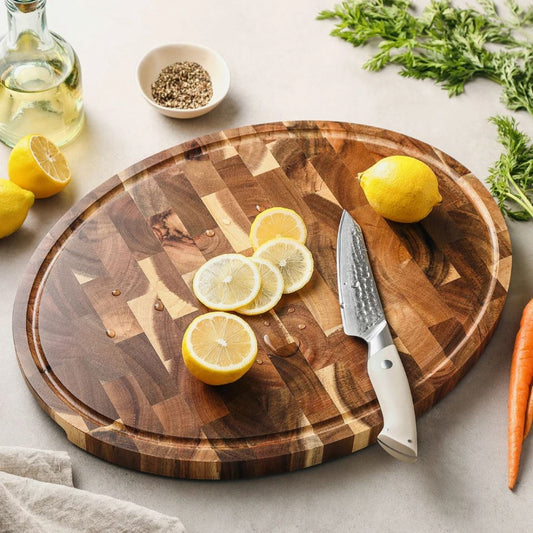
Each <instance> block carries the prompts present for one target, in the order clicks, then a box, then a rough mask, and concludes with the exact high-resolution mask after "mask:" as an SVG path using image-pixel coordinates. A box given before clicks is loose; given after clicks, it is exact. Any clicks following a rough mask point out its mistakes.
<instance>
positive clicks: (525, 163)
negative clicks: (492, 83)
mask: <svg viewBox="0 0 533 533" xmlns="http://www.w3.org/2000/svg"><path fill="white" fill-rule="evenodd" d="M490 121H491V122H493V123H494V124H496V126H497V128H498V140H499V141H500V143H501V144H502V145H503V146H504V148H505V151H504V152H503V153H502V154H501V155H500V158H499V159H498V161H496V162H495V163H494V164H493V165H492V166H491V167H490V169H489V177H488V178H487V181H488V183H489V184H490V191H491V193H492V194H493V196H494V197H495V198H496V200H497V202H498V205H499V207H500V209H501V210H502V212H503V213H505V214H507V215H508V216H509V217H511V218H514V219H515V220H530V219H533V203H532V202H533V145H532V144H531V141H530V139H529V137H528V136H527V135H526V134H525V133H522V132H520V131H519V130H518V127H517V124H516V121H515V120H514V118H510V117H504V116H501V115H497V116H495V117H491V118H490Z"/></svg>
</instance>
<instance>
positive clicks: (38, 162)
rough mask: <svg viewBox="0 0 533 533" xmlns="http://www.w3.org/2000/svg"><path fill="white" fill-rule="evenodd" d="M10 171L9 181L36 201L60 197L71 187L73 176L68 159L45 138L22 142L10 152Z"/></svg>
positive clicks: (40, 137) (25, 138) (37, 137)
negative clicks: (55, 196) (56, 195)
mask: <svg viewBox="0 0 533 533" xmlns="http://www.w3.org/2000/svg"><path fill="white" fill-rule="evenodd" d="M7 169H8V174H9V179H10V180H11V181H12V182H14V183H16V184H17V185H19V186H20V187H22V188H23V189H27V190H28V191H31V192H32V193H33V194H34V195H35V197H36V198H48V197H49V196H53V195H54V194H57V193H58V192H59V191H61V190H63V189H64V188H65V187H66V186H67V185H68V184H69V183H70V180H71V176H72V175H71V172H70V168H69V166H68V163H67V160H66V159H65V156H64V155H63V154H62V153H61V152H60V151H59V148H58V147H57V146H56V145H55V144H54V143H53V142H51V141H49V140H48V139H47V138H46V137H43V136H42V135H26V137H23V138H22V139H20V141H19V142H18V143H17V144H16V145H15V147H14V148H13V150H11V154H10V155H9V160H8V163H7Z"/></svg>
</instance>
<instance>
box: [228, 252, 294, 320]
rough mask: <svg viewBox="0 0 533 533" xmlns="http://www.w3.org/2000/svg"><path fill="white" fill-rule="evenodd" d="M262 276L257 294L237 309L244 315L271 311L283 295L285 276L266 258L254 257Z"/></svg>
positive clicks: (253, 259)
mask: <svg viewBox="0 0 533 533" xmlns="http://www.w3.org/2000/svg"><path fill="white" fill-rule="evenodd" d="M251 259H252V261H253V262H254V263H255V264H256V265H257V268H258V269H259V274H260V276H261V287H260V289H259V293H258V294H257V296H256V297H255V298H254V299H253V300H252V301H251V302H250V303H249V304H247V305H245V306H244V307H239V308H238V309H236V311H237V313H241V314H242V315H260V314H261V313H266V312H267V311H270V309H272V308H273V307H274V306H275V305H276V304H277V303H278V302H279V301H280V299H281V297H282V296H283V288H284V286H285V284H284V282H283V276H282V275H281V272H280V271H279V269H278V268H277V267H276V266H275V265H273V264H272V263H271V262H270V261H267V260H266V259H261V258H260V257H252V258H251Z"/></svg>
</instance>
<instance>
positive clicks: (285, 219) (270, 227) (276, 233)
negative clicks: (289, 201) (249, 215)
mask: <svg viewBox="0 0 533 533" xmlns="http://www.w3.org/2000/svg"><path fill="white" fill-rule="evenodd" d="M279 237H288V238H290V239H294V240H296V241H298V242H300V243H302V244H304V243H305V239H306V238H307V228H306V227H305V223H304V221H303V220H302V217H301V216H300V215H299V214H298V213H296V212H295V211H293V210H292V209H287V208H285V207H271V208H270V209H265V210H264V211H262V212H261V213H259V214H258V215H257V216H256V217H255V219H254V221H253V222H252V227H251V228H250V243H251V244H252V247H253V249H254V250H257V248H259V246H261V245H262V244H264V243H265V242H267V241H270V240H272V239H276V238H279Z"/></svg>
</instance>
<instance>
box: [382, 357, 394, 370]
mask: <svg viewBox="0 0 533 533" xmlns="http://www.w3.org/2000/svg"><path fill="white" fill-rule="evenodd" d="M391 367H392V361H391V360H389V359H383V361H381V368H385V369H388V368H391Z"/></svg>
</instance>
